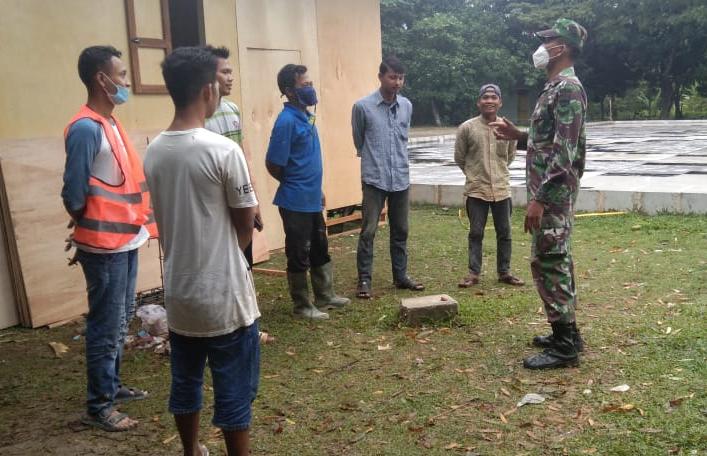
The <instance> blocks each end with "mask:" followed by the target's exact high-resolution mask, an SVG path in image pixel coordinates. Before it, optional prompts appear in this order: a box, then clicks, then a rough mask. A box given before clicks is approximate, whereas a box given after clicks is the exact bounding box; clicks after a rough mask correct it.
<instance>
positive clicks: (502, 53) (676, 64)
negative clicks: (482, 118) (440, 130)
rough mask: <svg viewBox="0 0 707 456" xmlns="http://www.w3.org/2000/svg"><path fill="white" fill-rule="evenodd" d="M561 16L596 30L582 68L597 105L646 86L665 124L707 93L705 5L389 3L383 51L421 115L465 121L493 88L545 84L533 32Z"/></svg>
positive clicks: (651, 1) (640, 1) (483, 0)
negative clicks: (398, 66) (395, 61)
mask: <svg viewBox="0 0 707 456" xmlns="http://www.w3.org/2000/svg"><path fill="white" fill-rule="evenodd" d="M559 17H569V18H572V19H575V20H576V21H578V22H579V23H581V24H582V25H584V26H585V27H586V28H587V30H588V32H589V41H588V42H587V45H586V47H585V50H584V52H583V54H582V56H581V58H580V59H579V61H578V62H577V71H578V73H579V74H580V75H581V79H582V82H583V83H584V85H585V87H586V89H587V92H588V94H589V97H590V100H592V101H594V102H597V103H602V102H603V100H605V99H606V98H607V97H609V98H612V99H614V98H615V97H624V96H626V95H627V94H628V93H629V92H631V93H634V92H635V90H636V89H638V88H641V93H642V94H643V96H644V97H647V99H648V98H650V99H651V100H652V98H655V97H657V98H658V102H657V106H654V107H655V108H656V112H657V113H658V114H659V115H660V117H661V118H667V117H668V115H669V114H670V112H671V108H674V110H675V116H676V117H678V118H679V117H681V115H682V109H681V107H682V102H683V100H684V99H685V96H686V95H687V94H688V93H689V94H690V96H692V97H695V96H699V95H707V3H706V2H705V1H704V0H671V1H668V2H666V1H665V0H527V1H508V0H381V21H382V27H383V49H384V53H386V54H388V53H395V54H397V55H398V56H399V57H400V58H401V59H402V60H403V61H404V62H406V63H407V66H408V74H407V86H408V88H407V93H408V95H409V96H410V98H411V99H412V100H413V102H414V103H415V104H416V112H417V117H418V119H419V118H421V119H423V121H430V120H434V121H436V122H437V123H458V122H459V121H461V120H463V119H464V118H466V117H468V115H469V113H470V111H471V110H472V106H473V104H474V100H475V95H476V94H475V90H476V88H477V87H479V86H480V85H481V84H483V83H485V82H489V81H494V82H497V83H499V84H501V85H503V86H505V87H508V88H516V87H530V88H534V89H537V88H539V87H540V86H541V85H542V83H543V82H544V74H543V73H542V72H540V71H538V70H535V69H534V68H533V67H532V65H531V59H530V56H531V54H532V52H533V51H534V50H535V48H536V47H537V46H538V44H539V42H538V41H537V39H535V38H534V37H533V32H534V31H537V30H539V29H542V28H544V27H546V26H548V25H551V24H552V23H553V22H554V21H555V19H557V18H559ZM602 106H603V105H602ZM651 109H652V108H649V111H650V110H651Z"/></svg>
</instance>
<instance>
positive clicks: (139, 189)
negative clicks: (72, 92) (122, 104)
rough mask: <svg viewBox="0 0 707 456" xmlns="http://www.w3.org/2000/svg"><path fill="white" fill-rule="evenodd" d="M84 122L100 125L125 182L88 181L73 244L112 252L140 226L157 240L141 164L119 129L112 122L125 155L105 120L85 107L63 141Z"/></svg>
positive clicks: (65, 132) (65, 131) (70, 123)
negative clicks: (84, 204) (85, 120)
mask: <svg viewBox="0 0 707 456" xmlns="http://www.w3.org/2000/svg"><path fill="white" fill-rule="evenodd" d="M83 118H89V119H91V120H93V121H95V122H97V123H99V124H100V125H101V128H102V129H103V133H104V135H105V137H106V139H107V140H108V143H109V145H110V148H111V152H112V153H113V157H114V159H115V160H116V163H117V164H118V166H119V167H120V169H121V170H122V174H123V176H124V177H125V179H124V181H123V182H122V183H121V184H120V185H117V186H116V185H108V184H106V183H105V182H103V181H101V180H100V179H98V178H96V177H95V176H91V177H90V178H89V180H88V184H89V189H88V194H87V195H86V206H85V208H84V213H83V216H82V218H81V219H80V220H78V222H77V224H76V227H75V228H74V241H76V242H77V243H78V244H83V245H87V246H90V247H95V248H100V249H106V250H115V249H118V248H120V247H122V246H124V245H125V244H127V243H128V242H130V241H131V240H132V239H133V238H134V237H135V236H136V235H137V234H138V233H139V232H140V229H141V227H142V226H143V225H144V226H145V227H146V228H147V230H148V231H149V233H150V237H153V238H154V237H157V225H156V224H155V223H154V217H152V209H151V207H150V193H149V191H148V189H147V184H146V183H145V175H144V174H143V170H142V161H141V160H140V157H139V156H138V155H137V153H136V152H135V149H134V148H133V146H132V144H131V143H130V140H129V138H128V136H127V134H126V133H125V130H123V127H122V125H121V124H120V122H119V121H118V120H117V119H115V118H112V120H113V122H114V123H115V127H116V129H117V130H118V134H119V135H120V139H121V140H122V143H123V144H122V145H124V146H125V154H122V153H120V152H121V150H120V149H119V147H120V146H119V144H118V141H117V138H116V135H115V130H114V129H113V126H112V125H111V124H110V123H109V122H108V119H106V118H104V117H102V116H101V115H100V114H98V113H96V112H94V111H92V110H91V109H90V108H89V107H88V106H85V105H84V106H83V107H82V108H81V110H80V111H79V112H78V114H76V116H74V118H73V119H71V121H70V122H69V125H68V126H67V127H66V129H65V130H64V137H66V135H67V134H68V132H69V128H71V125H73V123H74V122H76V121H77V120H79V119H83Z"/></svg>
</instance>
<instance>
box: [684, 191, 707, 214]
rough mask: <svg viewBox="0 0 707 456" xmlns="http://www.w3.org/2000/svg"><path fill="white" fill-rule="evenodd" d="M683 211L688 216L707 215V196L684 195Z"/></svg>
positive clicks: (699, 194) (702, 194) (700, 194)
mask: <svg viewBox="0 0 707 456" xmlns="http://www.w3.org/2000/svg"><path fill="white" fill-rule="evenodd" d="M682 211H683V213H686V214H707V194H704V193H683V194H682Z"/></svg>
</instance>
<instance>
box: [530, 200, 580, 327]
mask: <svg viewBox="0 0 707 456" xmlns="http://www.w3.org/2000/svg"><path fill="white" fill-rule="evenodd" d="M571 235H572V216H567V215H564V214H544V215H543V219H542V223H541V227H540V229H539V230H536V231H535V232H533V235H532V248H531V259H530V270H531V272H532V273H533V281H534V282H535V288H537V290H538V294H539V295H540V299H541V300H542V302H543V305H544V307H545V315H547V320H548V321H549V322H550V323H554V322H560V323H572V322H574V321H575V316H574V312H575V307H576V305H577V289H576V282H575V277H574V263H573V262H572V253H571V249H570V239H571Z"/></svg>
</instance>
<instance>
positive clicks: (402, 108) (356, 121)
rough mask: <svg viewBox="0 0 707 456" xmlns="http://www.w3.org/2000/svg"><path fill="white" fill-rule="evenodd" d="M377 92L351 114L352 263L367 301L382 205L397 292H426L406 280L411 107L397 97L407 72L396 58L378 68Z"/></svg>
mask: <svg viewBox="0 0 707 456" xmlns="http://www.w3.org/2000/svg"><path fill="white" fill-rule="evenodd" d="M378 79H379V80H380V88H379V89H378V90H376V91H375V92H373V93H372V94H370V95H368V96H367V97H364V98H362V99H360V100H358V101H357V102H356V103H355V104H354V106H353V112H352V113H351V125H352V128H353V140H354V145H355V146H356V151H357V154H358V156H359V157H361V180H362V187H363V203H362V206H363V220H362V222H361V234H360V236H359V239H358V251H357V256H356V263H357V267H358V288H357V290H356V295H357V297H358V298H361V299H370V298H371V272H372V269H373V239H374V237H375V235H376V230H377V228H378V220H379V219H380V215H381V212H382V210H383V206H384V205H385V202H386V200H387V201H388V219H389V223H390V259H391V263H392V266H393V282H394V283H395V286H396V287H397V288H402V289H409V290H414V291H421V290H424V289H425V287H424V286H423V285H422V284H421V283H418V282H416V281H415V280H413V279H412V278H411V277H410V276H408V275H407V259H408V258H407V237H408V210H409V206H410V204H409V188H410V167H409V163H408V151H407V142H408V129H409V128H410V119H411V117H412V103H410V100H408V99H407V98H405V97H403V96H401V95H398V92H400V89H401V88H402V87H403V83H404V82H405V69H404V68H403V66H402V64H401V63H400V61H399V60H398V59H397V58H395V57H386V58H385V59H383V62H382V63H381V64H380V68H379V72H378Z"/></svg>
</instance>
